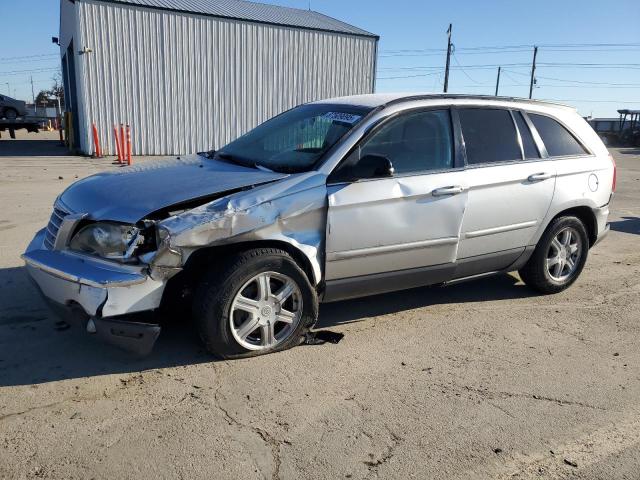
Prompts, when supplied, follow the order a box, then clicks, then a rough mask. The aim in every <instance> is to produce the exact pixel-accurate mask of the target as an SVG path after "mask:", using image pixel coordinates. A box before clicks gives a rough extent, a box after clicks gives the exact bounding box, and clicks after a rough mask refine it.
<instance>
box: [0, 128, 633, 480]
mask: <svg viewBox="0 0 640 480" xmlns="http://www.w3.org/2000/svg"><path fill="white" fill-rule="evenodd" d="M3 141H4V140H3ZM0 148H2V147H1V146H0ZM612 152H613V153H614V156H615V158H616V161H617V162H618V193H617V195H616V198H615V200H614V203H613V207H612V216H611V218H610V220H611V221H612V222H613V228H612V230H613V231H612V232H611V234H610V236H609V238H607V239H606V240H605V241H604V242H603V243H602V244H601V245H599V246H598V247H596V248H595V249H594V250H592V251H591V252H590V258H589V261H588V263H587V266H586V268H585V271H584V272H583V274H582V276H581V278H580V279H579V280H578V282H577V283H576V284H575V285H574V286H573V287H572V288H571V289H569V290H568V291H566V292H563V293H561V294H559V295H554V296H546V297H545V296H537V295H535V294H534V293H533V292H531V291H530V290H528V289H527V288H526V287H525V286H523V285H522V284H521V282H520V281H519V279H518V278H517V275H502V276H498V277H494V278H489V279H483V280H479V281H475V282H469V283H464V284H459V285H456V286H451V287H447V288H421V289H415V290H411V291H407V292H397V293H392V294H388V295H380V296H377V297H371V298H366V299H361V300H354V301H347V302H340V303H335V304H329V305H323V306H322V307H321V318H320V327H321V328H326V329H331V330H334V331H337V332H341V333H344V335H345V337H344V339H343V340H342V341H341V342H340V343H339V344H337V345H332V344H326V345H322V346H301V347H298V348H295V349H293V350H290V351H287V352H282V353H277V354H273V355H268V356H263V357H258V358H254V359H246V360H237V361H227V362H214V361H212V359H211V358H210V357H208V356H207V355H206V354H205V353H204V351H203V350H202V349H201V347H200V346H199V344H198V343H197V340H196V335H195V333H194V330H193V329H192V328H191V327H190V326H189V324H188V317H187V316H186V315H185V316H184V318H176V319H175V320H176V322H175V325H172V326H170V327H169V328H167V329H164V330H163V332H162V334H161V337H160V339H159V341H158V343H157V344H156V347H155V349H154V352H153V353H152V354H151V355H150V356H149V357H147V358H143V359H137V358H133V357H131V356H128V355H127V354H124V353H121V352H119V351H117V350H114V349H113V348H112V347H110V346H107V345H102V344H100V343H98V342H97V341H95V340H94V339H92V338H90V337H88V336H87V335H86V334H84V333H83V332H79V331H76V330H74V329H68V330H63V331H59V330H56V325H55V322H56V321H57V318H55V317H54V316H53V315H52V314H51V313H49V311H48V310H47V309H46V307H45V306H44V305H43V303H42V302H41V301H40V299H39V298H38V297H37V294H36V292H35V290H34V288H33V287H31V285H30V284H29V282H28V281H27V278H26V275H25V273H24V270H23V268H22V266H21V265H22V263H21V261H20V259H19V254H20V253H21V252H22V250H23V249H24V247H25V246H26V244H27V242H28V241H29V240H30V239H31V237H32V235H33V233H34V232H35V231H36V230H37V229H39V228H41V227H42V225H44V224H45V223H46V221H47V218H48V216H49V214H50V209H51V205H52V202H53V200H54V198H55V196H56V195H57V194H58V193H59V192H60V191H61V190H62V189H63V188H64V187H65V186H66V185H67V184H69V183H71V182H72V181H74V180H75V176H76V175H77V176H78V177H80V178H81V177H83V176H85V175H88V174H90V173H93V172H97V171H100V170H102V169H106V168H115V167H113V166H112V165H111V164H110V161H108V160H91V159H84V158H79V157H55V158H54V157H51V158H38V157H22V158H20V157H0V166H1V167H2V170H3V172H4V175H3V177H2V178H0V201H1V202H2V204H3V205H4V209H3V212H2V213H0V228H2V230H0V262H2V263H1V265H0V478H7V479H14V478H56V479H57V478H64V479H84V478H96V479H101V478H104V479H114V478H139V479H144V478H154V479H156V478H188V479H199V478H202V479H205V478H206V479H210V478H216V479H237V478H243V479H253V478H255V479H306V478H308V479H311V478H313V479H337V478H352V479H376V478H385V479H389V478H399V479H406V478H419V479H423V478H430V479H440V478H442V479H484V478H487V479H489V478H491V479H493V478H496V479H528V478H536V479H537V478H571V479H575V478H580V479H612V478H616V479H624V478H627V479H637V478H638V473H637V472H638V471H640V415H639V414H640V400H639V399H640V335H639V333H640V326H639V323H640V313H639V312H640V295H639V293H640V248H639V247H640V151H639V150H638V149H635V150H633V149H623V150H620V149H612ZM59 176H61V177H63V179H62V180H59V179H58V177H59ZM573 465H576V466H573Z"/></svg>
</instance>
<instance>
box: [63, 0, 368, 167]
mask: <svg viewBox="0 0 640 480" xmlns="http://www.w3.org/2000/svg"><path fill="white" fill-rule="evenodd" d="M76 6H77V8H78V16H79V31H78V32H77V33H76V36H77V40H76V42H75V43H76V45H77V47H78V49H82V47H85V46H86V47H88V48H91V49H92V53H88V54H85V55H79V56H78V58H77V64H78V68H77V75H78V84H79V86H80V90H82V92H81V93H80V92H79V97H80V100H79V102H81V112H80V118H81V125H83V126H82V127H81V130H83V131H81V132H80V135H81V136H80V138H81V148H82V150H83V151H84V152H85V153H91V152H92V150H93V145H92V143H93V142H92V140H91V129H90V127H91V124H92V123H94V122H95V123H96V125H97V126H98V130H99V132H100V139H101V143H102V146H103V151H105V152H107V153H109V154H115V142H114V139H113V133H112V129H113V124H114V123H118V124H119V123H121V122H122V123H129V124H130V125H131V129H132V139H133V145H132V150H133V154H134V155H169V154H176V155H179V154H186V153H192V152H196V151H203V150H208V149H211V148H218V147H221V146H222V145H224V144H226V143H228V142H229V141H230V140H232V139H235V138H237V137H238V136H239V135H241V134H243V133H245V132H246V131H248V130H249V129H251V128H253V127H254V126H256V125H258V124H259V123H261V122H263V121H264V120H266V119H268V118H270V117H272V116H274V115H277V114H278V113H280V112H282V111H284V110H286V109H288V108H291V107H293V106H295V105H298V104H301V103H305V102H309V101H313V100H319V99H324V98H330V97H334V96H341V95H352V94H359V93H371V92H372V91H373V85H374V68H375V55H376V39H375V38H371V37H363V36H351V35H345V34H338V33H327V32H321V31H313V30H302V29H296V28H288V27H279V26H273V25H266V24H258V23H250V22H245V21H237V20H230V19H221V18H215V17H206V16H199V15H192V14H184V13H176V12H169V11H162V10H156V9H147V8H141V7H131V6H123V5H117V4H112V3H103V2H100V1H95V0H83V1H79V2H76Z"/></svg>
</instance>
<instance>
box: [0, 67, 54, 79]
mask: <svg viewBox="0 0 640 480" xmlns="http://www.w3.org/2000/svg"><path fill="white" fill-rule="evenodd" d="M59 70H60V68H59V67H53V68H36V69H30V70H13V71H9V72H0V77H3V76H9V75H23V74H25V73H41V72H54V71H59Z"/></svg>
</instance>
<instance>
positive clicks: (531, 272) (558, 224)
mask: <svg viewBox="0 0 640 480" xmlns="http://www.w3.org/2000/svg"><path fill="white" fill-rule="evenodd" d="M588 254H589V238H588V236H587V231H586V229H585V227H584V224H583V223H582V221H580V219H578V218H577V217H570V216H567V217H559V218H556V219H555V220H553V222H551V224H550V225H549V227H548V228H547V230H546V231H545V233H544V234H543V235H542V238H541V239H540V241H539V242H538V245H537V246H536V249H535V251H534V252H533V255H532V256H531V258H530V259H529V261H528V262H527V264H526V265H525V266H524V267H523V268H522V269H521V270H520V272H519V273H520V277H521V278H522V280H523V281H524V282H525V283H526V284H527V285H528V286H530V287H531V288H533V289H535V290H538V291H539V292H541V293H557V292H561V291H562V290H564V289H566V288H568V287H569V286H570V285H571V284H572V283H573V282H575V281H576V279H577V278H578V276H579V275H580V273H581V272H582V269H583V268H584V265H585V263H586V261H587V256H588Z"/></svg>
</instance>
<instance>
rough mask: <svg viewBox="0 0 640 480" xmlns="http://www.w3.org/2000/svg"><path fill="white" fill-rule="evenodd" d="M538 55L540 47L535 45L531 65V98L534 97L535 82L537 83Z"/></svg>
mask: <svg viewBox="0 0 640 480" xmlns="http://www.w3.org/2000/svg"><path fill="white" fill-rule="evenodd" d="M537 56H538V47H536V46H534V47H533V64H532V65H531V83H530V84H529V98H532V97H533V84H534V83H536V77H535V75H536V57H537Z"/></svg>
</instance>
